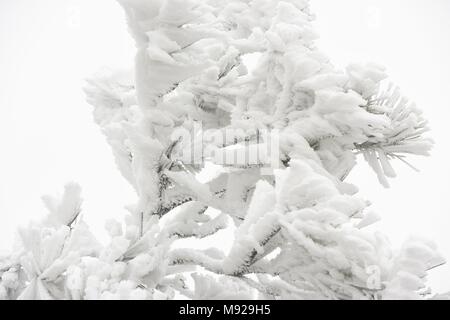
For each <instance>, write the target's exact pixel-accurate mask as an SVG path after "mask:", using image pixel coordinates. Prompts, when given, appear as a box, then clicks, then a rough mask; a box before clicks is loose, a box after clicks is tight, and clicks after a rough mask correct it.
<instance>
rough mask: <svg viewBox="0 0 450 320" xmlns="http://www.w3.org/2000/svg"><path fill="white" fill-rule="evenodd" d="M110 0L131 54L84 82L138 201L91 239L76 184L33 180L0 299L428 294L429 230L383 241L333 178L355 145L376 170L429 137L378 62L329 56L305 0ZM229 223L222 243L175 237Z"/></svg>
mask: <svg viewBox="0 0 450 320" xmlns="http://www.w3.org/2000/svg"><path fill="white" fill-rule="evenodd" d="M119 2H120V4H121V5H122V7H123V8H124V10H125V12H126V17H127V22H128V26H129V29H130V33H131V35H132V36H133V38H134V40H135V43H136V58H135V64H134V68H133V69H132V70H118V71H110V72H103V73H102V74H97V75H96V76H95V77H93V78H91V79H90V80H88V85H87V87H86V88H85V91H86V94H87V98H88V102H89V103H90V104H92V105H93V106H94V119H95V121H96V123H97V124H98V125H99V126H100V127H101V129H102V131H103V132H104V134H105V136H106V139H107V141H108V143H109V144H110V146H111V148H112V151H113V154H114V157H115V161H116V163H117V167H118V169H119V170H120V172H121V174H122V175H123V176H124V177H125V178H126V179H127V181H128V182H129V183H130V184H131V185H132V186H133V188H134V189H135V191H136V194H137V195H138V198H139V201H138V202H137V203H136V204H135V205H133V206H130V207H129V214H128V215H127V216H126V218H125V220H124V223H122V222H119V221H114V220H109V221H108V222H107V224H106V227H107V230H108V232H109V235H110V241H109V244H107V245H106V246H104V245H101V244H100V243H99V242H98V241H97V240H96V238H95V236H94V235H93V234H92V233H91V231H90V230H89V228H88V226H87V225H86V223H84V222H83V219H82V217H81V215H80V212H81V190H80V187H79V186H78V185H75V184H69V185H67V186H66V188H65V192H64V195H63V196H62V197H61V198H53V197H45V198H44V203H45V205H46V206H47V208H48V211H49V214H48V216H47V217H46V219H44V220H43V221H41V222H39V223H32V224H30V225H29V227H27V228H21V229H20V230H19V236H20V237H19V238H20V241H19V243H18V244H17V246H16V248H15V250H14V251H13V253H12V254H11V255H8V256H5V257H2V258H0V275H1V280H0V298H4V299H114V298H119V299H173V298H178V297H181V296H184V297H188V298H192V299H228V298H231V299H255V298H256V299H397V298H402V299H421V298H427V297H431V291H430V290H429V288H427V286H426V278H425V276H426V274H427V271H428V270H430V269H431V268H434V267H436V266H438V265H439V264H442V263H443V259H442V258H441V257H440V256H439V254H438V253H437V251H436V248H435V245H434V244H433V243H431V242H429V241H426V240H421V239H415V238H413V239H409V240H408V241H406V242H405V243H404V245H403V246H402V247H401V248H400V249H398V250H394V249H392V248H391V246H390V244H389V242H388V240H387V239H386V237H385V236H383V235H382V234H379V233H376V232H372V231H370V230H368V229H367V228H366V227H367V226H369V225H371V224H372V223H374V222H376V221H377V220H378V216H377V215H376V214H375V213H373V212H372V211H371V210H370V207H369V206H370V204H369V203H368V201H366V200H364V199H362V198H361V197H360V196H359V195H358V194H357V191H358V190H357V188H356V187H355V186H353V185H351V184H350V183H347V182H345V179H346V177H347V175H348V174H349V172H350V171H351V170H352V168H353V167H354V166H355V165H356V163H357V156H358V155H359V154H362V155H363V158H364V159H365V160H366V161H368V163H369V164H370V166H371V167H372V168H373V170H374V172H375V173H376V175H377V177H378V179H379V181H380V182H381V183H382V184H383V185H384V186H386V187H387V186H388V178H392V177H394V176H395V172H394V169H393V167H392V165H391V162H392V160H396V159H398V160H401V161H403V162H405V163H407V162H406V160H405V159H404V157H405V155H407V154H417V155H427V154H428V152H429V150H430V148H431V147H432V141H431V140H430V139H428V138H426V137H424V136H423V134H424V133H426V132H427V131H428V128H427V122H426V120H425V119H424V118H423V117H422V115H421V113H420V111H419V110H418V109H417V108H416V107H415V106H414V104H413V103H411V102H410V101H409V100H407V99H406V98H404V97H403V96H402V95H401V94H400V92H399V90H398V88H397V87H395V86H394V85H392V84H391V83H390V82H389V81H388V80H387V76H386V74H385V70H384V69H383V68H382V67H380V66H378V65H375V64H365V65H358V64H352V65H350V66H348V67H347V68H346V70H344V71H341V70H338V69H336V68H335V67H334V66H333V65H332V64H331V62H330V61H329V60H328V58H327V57H326V56H324V55H323V54H322V53H321V52H320V51H319V50H318V48H317V47H316V45H315V43H314V40H315V39H316V38H317V36H316V34H315V33H314V31H313V30H312V26H311V21H312V20H313V15H312V14H311V13H310V11H309V6H308V1H307V0H285V1H274V0H227V1H222V0H157V1H153V0H119ZM250 60H251V61H256V62H257V63H256V65H255V66H254V67H253V68H251V69H250V68H248V63H246V61H247V62H248V61H250ZM211 168H214V170H213V169H211ZM205 172H206V174H205ZM205 177H206V178H205ZM230 228H234V229H235V230H234V236H233V237H231V238H229V243H228V245H229V247H230V250H226V251H224V250H221V249H220V248H218V247H214V246H213V247H211V248H208V249H198V248H195V247H193V246H189V245H188V244H189V242H187V241H186V239H190V238H196V239H202V240H200V241H203V243H207V244H208V243H210V242H211V241H210V240H209V239H210V237H211V236H214V235H216V234H217V233H218V232H223V230H229V229H230ZM186 244H187V245H186Z"/></svg>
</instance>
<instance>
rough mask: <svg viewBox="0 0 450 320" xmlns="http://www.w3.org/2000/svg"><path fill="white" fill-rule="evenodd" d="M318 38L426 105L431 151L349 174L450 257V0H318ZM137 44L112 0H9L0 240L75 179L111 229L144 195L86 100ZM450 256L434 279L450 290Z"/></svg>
mask: <svg viewBox="0 0 450 320" xmlns="http://www.w3.org/2000/svg"><path fill="white" fill-rule="evenodd" d="M311 3H312V8H313V11H314V12H315V13H316V15H317V21H316V23H315V25H316V30H317V31H318V33H319V34H320V36H321V39H320V40H319V42H318V45H319V46H320V48H321V49H322V51H323V52H325V53H326V54H327V55H328V56H329V57H330V58H331V60H332V61H333V62H334V63H335V64H336V65H337V66H339V67H344V66H345V65H346V64H347V63H348V62H350V61H375V62H378V63H380V64H383V65H385V66H386V67H387V68H388V72H389V74H390V75H391V78H392V80H393V81H395V82H396V83H397V84H398V85H399V86H400V87H401V88H402V91H403V92H404V93H405V94H406V95H407V96H408V97H410V98H411V99H413V100H414V101H416V102H417V104H418V105H419V106H420V107H421V108H422V109H423V110H424V112H425V115H426V117H427V118H428V119H429V120H430V126H431V127H432V132H431V135H432V137H433V138H434V139H435V141H436V146H435V148H434V150H433V153H432V156H431V157H429V158H410V159H409V160H410V161H411V162H412V163H413V164H414V165H415V166H416V167H418V168H420V169H421V172H420V173H416V172H414V171H412V170H411V169H409V168H408V167H406V166H405V165H403V164H402V163H395V168H396V169H398V170H397V173H398V178H397V179H395V180H392V181H391V185H392V187H391V188H390V189H383V188H382V187H381V186H380V185H379V184H378V183H377V180H376V177H375V175H374V174H373V173H372V172H371V171H370V169H369V168H368V166H367V165H366V164H365V163H364V162H363V161H361V162H360V165H359V167H358V168H357V169H356V170H355V171H354V172H353V173H352V175H351V176H350V177H349V180H350V181H351V182H354V183H355V184H357V185H358V186H359V187H360V189H361V193H362V194H363V195H364V196H365V197H367V198H368V199H370V200H371V201H372V202H373V204H374V205H373V207H374V209H376V210H377V211H378V212H379V213H380V214H381V215H382V217H383V221H382V222H381V223H379V224H378V225H377V229H381V230H383V232H385V233H386V234H388V235H389V237H390V238H391V241H392V242H393V244H394V245H396V246H399V245H400V244H401V241H402V240H403V239H405V238H406V237H408V235H410V234H419V235H422V236H425V237H428V238H432V239H434V240H435V241H436V243H437V244H438V246H439V248H440V250H441V252H442V254H443V255H444V256H446V257H447V258H448V259H449V260H450V241H449V240H450V235H449V233H450V204H449V201H448V200H447V198H448V197H450V193H449V190H450V169H449V167H450V152H449V147H450V145H449V142H448V141H449V140H448V137H449V127H450V121H449V119H448V118H449V115H450V113H449V108H450V102H449V101H450V98H449V95H450V1H448V0H433V1H429V0H428V1H426V0H377V1H374V0H340V1H335V0H312V1H311ZM133 51H134V45H133V42H132V40H131V38H130V37H129V36H128V34H127V31H126V26H125V21H124V16H123V14H122V11H121V8H120V7H119V6H118V5H117V3H115V1H113V0H40V1H32V0H0V249H7V248H9V247H10V246H11V242H12V240H13V236H14V232H15V228H16V227H17V226H18V225H20V224H25V223H26V222H27V221H29V220H30V219H36V218H39V217H41V216H42V215H43V214H44V213H45V209H44V208H43V206H42V204H41V201H40V197H41V195H43V194H46V193H51V194H54V193H56V192H58V191H60V190H62V187H63V185H64V184H65V183H66V182H67V181H77V182H78V183H80V184H81V186H82V187H83V197H84V199H85V201H84V205H83V212H84V218H85V219H86V220H87V221H88V223H89V224H90V225H91V226H92V227H93V228H95V229H96V231H98V232H100V233H102V232H103V223H104V220H105V218H106V217H112V216H114V217H121V216H122V215H123V214H124V212H125V210H124V209H123V207H124V205H126V204H128V203H132V202H133V201H134V199H135V196H134V194H133V191H132V190H131V187H130V186H128V184H127V183H126V182H125V180H124V179H123V178H122V177H121V176H120V174H119V172H118V171H117V170H116V168H115V164H114V161H113V159H112V155H111V152H110V149H109V147H108V146H107V144H106V141H105V139H104V138H103V136H102V134H101V132H100V130H99V129H98V128H97V127H96V126H95V124H94V123H93V120H92V116H91V107H90V106H89V105H87V103H86V102H85V101H84V94H83V92H82V90H81V88H82V86H83V79H84V78H85V77H87V76H89V75H90V74H92V73H93V72H95V71H96V70H97V69H99V68H100V67H102V66H104V65H106V66H116V65H119V66H122V65H127V64H129V63H132V59H133ZM449 265H450V264H448V265H446V266H444V267H441V268H439V270H436V271H434V272H433V273H432V274H431V276H430V284H431V285H432V287H433V288H434V289H435V290H437V291H440V292H442V291H449V290H450V266H449Z"/></svg>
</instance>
